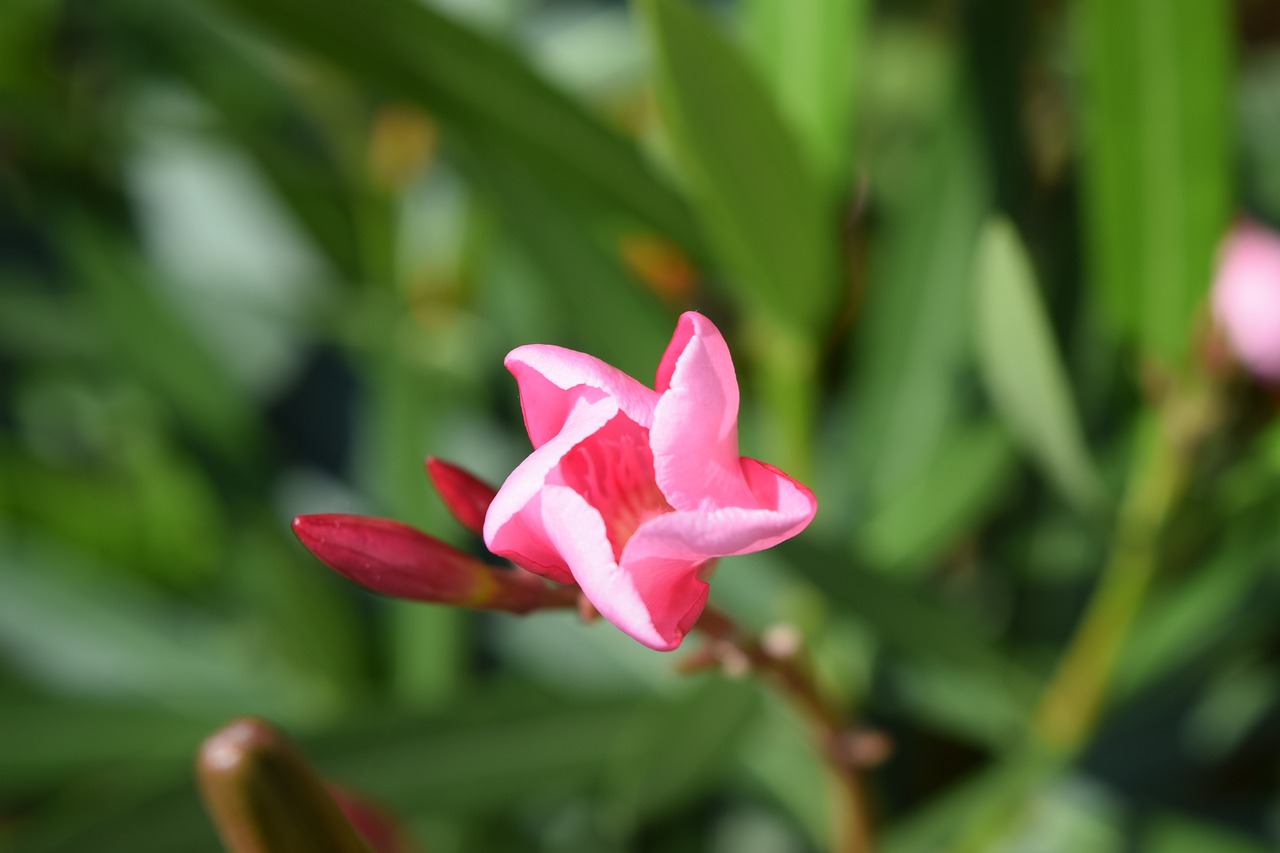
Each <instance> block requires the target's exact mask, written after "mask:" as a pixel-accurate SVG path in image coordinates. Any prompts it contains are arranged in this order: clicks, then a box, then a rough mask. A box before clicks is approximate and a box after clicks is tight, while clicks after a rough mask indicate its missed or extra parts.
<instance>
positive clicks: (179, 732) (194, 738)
mask: <svg viewBox="0 0 1280 853" xmlns="http://www.w3.org/2000/svg"><path fill="white" fill-rule="evenodd" d="M219 722H220V720H219V717H218V716H217V715H216V714H214V713H213V712H209V713H203V712H201V713H197V714H194V715H191V714H183V713H180V712H176V711H174V710H172V709H169V708H165V707H163V706H161V705H158V704H137V703H132V702H86V701H84V700H82V699H80V700H67V699H56V698H51V697H41V696H27V695H14V694H13V693H6V694H5V699H4V702H0V753H2V754H3V755H4V756H5V760H4V761H3V762H0V791H3V792H6V793H10V794H14V795H22V794H27V793H30V792H34V791H39V790H41V789H42V788H47V787H50V786H54V785H58V784H62V783H65V782H67V781H68V780H70V779H80V778H85V777H86V776H88V775H90V774H92V773H94V772H104V773H121V772H125V773H137V772H145V773H154V774H156V775H162V776H163V775H167V776H170V777H171V776H173V775H178V774H184V773H185V772H186V771H187V768H188V767H189V766H190V762H191V756H192V754H193V750H194V748H195V745H196V744H197V743H199V742H200V739H201V738H202V737H204V736H205V735H206V734H208V733H209V731H211V730H212V728H213V727H214V726H216V725H217V724H218V723H219Z"/></svg>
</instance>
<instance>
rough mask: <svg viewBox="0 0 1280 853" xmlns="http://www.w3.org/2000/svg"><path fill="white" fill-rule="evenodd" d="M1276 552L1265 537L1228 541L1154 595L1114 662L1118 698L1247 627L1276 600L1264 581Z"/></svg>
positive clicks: (1188, 662) (1133, 693) (1198, 657)
mask: <svg viewBox="0 0 1280 853" xmlns="http://www.w3.org/2000/svg"><path fill="white" fill-rule="evenodd" d="M1274 550H1275V549H1274V547H1273V546H1272V544H1271V543H1270V542H1267V541H1266V540H1265V539H1256V540H1255V539H1244V540H1242V541H1237V542H1225V543H1223V544H1222V545H1221V546H1220V547H1219V548H1218V551H1217V553H1215V554H1213V555H1212V556H1211V557H1210V558H1209V559H1208V560H1206V561H1205V562H1204V563H1203V564H1202V565H1201V566H1200V567H1199V570H1197V571H1196V572H1194V573H1193V574H1192V575H1191V576H1190V577H1188V578H1186V579H1183V580H1181V581H1179V582H1177V583H1175V584H1173V585H1171V588H1169V589H1167V590H1164V591H1162V593H1161V594H1159V595H1153V596H1152V600H1151V602H1150V603H1149V605H1148V606H1147V607H1146V608H1144V610H1143V613H1142V615H1141V617H1140V618H1139V620H1138V622H1137V624H1136V625H1135V626H1134V629H1133V634H1132V635H1131V636H1130V638H1129V641H1128V642H1127V643H1126V644H1125V647H1124V649H1123V651H1122V653H1121V656H1120V659H1119V661H1118V662H1117V663H1116V670H1115V690H1116V694H1117V696H1118V697H1134V696H1136V695H1139V694H1140V692H1141V690H1142V689H1143V688H1145V687H1148V686H1150V685H1151V684H1153V683H1154V682H1156V681H1157V680H1158V679H1160V678H1162V677H1167V676H1169V675H1172V674H1175V673H1177V672H1178V670H1179V669H1180V668H1184V667H1187V666H1189V665H1191V664H1192V663H1193V662H1195V661H1197V660H1201V659H1203V657H1204V655H1205V654H1206V653H1209V652H1212V650H1213V649H1214V648H1215V646H1218V645H1219V644H1221V643H1223V642H1224V641H1226V640H1227V639H1229V638H1230V637H1231V635H1232V634H1233V633H1236V632H1239V631H1241V630H1249V628H1250V623H1251V622H1253V621H1254V619H1255V618H1256V617H1258V616H1261V615H1262V614H1263V613H1266V612H1268V611H1269V608H1270V607H1271V606H1273V603H1274V601H1275V595H1276V591H1275V590H1273V589H1270V588H1269V587H1266V586H1264V585H1263V581H1264V580H1265V579H1266V571H1267V569H1268V568H1269V567H1270V565H1269V564H1270V561H1271V560H1272V559H1273V554H1274Z"/></svg>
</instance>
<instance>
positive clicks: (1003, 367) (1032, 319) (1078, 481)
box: [973, 219, 1103, 512]
mask: <svg viewBox="0 0 1280 853" xmlns="http://www.w3.org/2000/svg"><path fill="white" fill-rule="evenodd" d="M973 276H974V301H975V310H974V323H975V334H974V339H975V340H974V343H975V346H976V347H977V351H978V366H979V368H980V371H981V375H982V379H983V382H984V384H985V385H986V388H987V392H988V393H989V394H990V395H991V398H992V402H993V403H994V404H995V406H996V409H997V410H998V411H999V412H1000V414H1001V415H1002V416H1003V418H1004V420H1005V421H1006V422H1007V423H1008V424H1009V428H1010V429H1011V430H1012V431H1013V433H1014V435H1015V436H1017V438H1018V439H1019V441H1021V442H1022V444H1023V445H1024V446H1025V447H1026V449H1027V451H1028V452H1029V453H1030V454H1031V455H1032V457H1033V458H1034V459H1035V461H1036V462H1037V464H1039V465H1040V467H1041V468H1042V469H1043V471H1044V473H1045V475H1046V476H1047V477H1048V478H1049V480H1050V482H1052V483H1053V484H1054V486H1055V487H1056V488H1057V489H1058V490H1059V491H1061V492H1062V494H1063V496H1064V497H1065V498H1066V499H1067V500H1069V501H1071V502H1072V503H1073V504H1074V505H1075V506H1076V507H1077V508H1078V509H1079V510H1080V511H1082V512H1091V511H1092V510H1094V509H1096V508H1097V507H1098V506H1099V504H1100V503H1101V501H1102V498H1103V491H1102V486H1101V482H1100V480H1099V479H1098V474H1097V471H1096V469H1095V467H1094V464H1093V460H1092V459H1091V458H1090V457H1089V451H1088V450H1087V449H1086V447H1085V443H1084V438H1083V436H1082V434H1081V429H1080V423H1079V418H1078V416H1077V415H1076V411H1075V406H1074V404H1073V403H1072V400H1071V390H1070V386H1069V384H1068V380H1067V375H1066V371H1065V370H1064V368H1063V366H1062V361H1061V359H1060V357H1059V355H1058V351H1057V347H1056V346H1055V344H1054V341H1053V331H1052V329H1051V328H1050V327H1049V319H1048V317H1047V316H1046V315H1045V311H1044V306H1043V304H1042V303H1041V301H1040V299H1039V295H1038V294H1037V292H1036V284H1035V274H1034V272H1033V271H1032V269H1031V262H1030V260H1029V259H1028V258H1027V255H1026V250H1025V249H1024V248H1023V247H1022V243H1021V241H1020V240H1019V239H1018V235H1017V232H1016V231H1014V228H1013V226H1012V225H1011V224H1010V223H1009V222H1007V221H1005V220H1002V219H996V220H992V221H990V222H988V223H987V226H986V228H985V229H984V230H983V232H982V235H981V237H980V238H979V242H978V251H977V257H976V258H975V259H974V271H973Z"/></svg>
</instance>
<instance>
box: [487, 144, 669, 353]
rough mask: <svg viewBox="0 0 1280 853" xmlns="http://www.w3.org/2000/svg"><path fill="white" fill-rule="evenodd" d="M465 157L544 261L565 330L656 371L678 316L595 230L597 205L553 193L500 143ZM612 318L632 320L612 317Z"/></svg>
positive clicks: (504, 220) (524, 242) (547, 285)
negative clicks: (588, 206) (583, 206)
mask: <svg viewBox="0 0 1280 853" xmlns="http://www.w3.org/2000/svg"><path fill="white" fill-rule="evenodd" d="M464 156H465V158H466V159H467V163H468V167H469V169H470V171H471V172H472V173H473V174H475V176H476V182H477V185H478V186H479V187H480V188H481V189H483V190H485V191H487V194H488V196H489V198H490V199H491V201H492V203H493V207H494V213H495V215H496V216H497V218H498V219H499V221H500V223H501V224H502V226H504V232H505V234H506V235H508V236H509V238H510V240H511V242H512V243H514V244H515V245H516V246H517V247H518V248H519V249H520V250H521V252H522V254H523V255H524V256H525V257H527V258H528V259H529V260H530V261H532V262H533V265H534V266H535V267H536V269H537V271H538V273H539V276H538V279H539V281H538V283H539V284H540V285H541V286H542V288H543V292H542V293H541V294H540V295H541V296H542V301H543V302H544V303H545V304H548V305H553V306H555V314H556V315H557V321H558V323H559V324H560V325H561V327H562V329H563V332H564V334H566V335H568V334H572V335H576V336H578V337H579V338H580V340H581V346H582V348H583V349H585V351H587V352H590V353H592V354H593V355H596V356H598V357H600V358H602V359H604V360H605V361H607V362H609V363H610V364H613V365H616V366H617V367H619V368H620V369H622V370H625V371H627V372H628V373H630V374H631V375H632V376H646V375H648V374H650V373H652V372H653V369H654V365H655V364H657V359H658V358H659V356H660V355H661V347H662V346H663V344H664V343H665V341H666V340H667V338H668V337H669V336H670V335H671V329H672V328H673V326H674V320H673V318H672V317H671V314H670V312H669V311H668V310H667V309H666V308H665V307H664V306H663V304H662V302H661V300H659V299H658V297H657V296H656V295H654V294H653V293H652V292H651V291H649V290H646V289H645V288H644V287H642V286H641V285H639V284H638V283H637V282H636V281H635V280H634V279H632V278H631V277H630V276H629V275H628V273H627V271H626V270H625V269H624V268H623V266H622V263H621V260H620V259H619V256H618V254H617V253H616V252H609V251H606V249H605V247H604V246H603V245H602V244H601V240H600V238H599V237H598V235H596V234H594V233H592V229H591V227H590V224H589V223H591V221H592V220H591V217H590V214H589V212H588V211H584V210H583V209H581V208H580V207H577V206H575V205H573V204H571V203H570V202H569V200H568V199H565V198H564V197H562V196H557V195H555V194H548V193H546V192H545V191H544V190H543V188H542V187H541V185H540V184H539V182H538V180H537V177H536V176H535V175H534V174H532V173H531V172H530V170H529V169H528V168H527V167H525V165H524V164H522V163H521V162H520V161H519V159H518V158H516V157H513V156H511V154H510V152H508V151H505V150H503V149H502V148H500V147H499V146H497V145H495V144H492V143H489V142H487V141H486V142H480V143H479V144H476V145H474V146H472V147H471V149H470V150H469V151H468V152H467V153H466V154H465V155H464ZM612 317H625V318H626V322H606V321H605V318H612Z"/></svg>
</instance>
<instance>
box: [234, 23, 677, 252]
mask: <svg viewBox="0 0 1280 853" xmlns="http://www.w3.org/2000/svg"><path fill="white" fill-rule="evenodd" d="M221 2H222V4H223V5H225V6H228V7H231V8H234V9H235V10H236V11H237V12H238V13H239V14H241V15H242V16H243V17H244V18H245V19H246V20H249V21H252V22H254V23H256V24H258V25H260V26H262V27H265V28H266V29H267V30H268V31H270V32H272V33H274V34H276V35H277V36H279V37H281V38H283V39H284V40H285V41H286V42H288V43H291V44H296V45H297V46H299V47H302V48H303V49H305V50H308V51H311V52H314V53H315V54H317V55H318V56H320V57H321V58H323V59H325V60H327V61H329V62H332V63H335V64H336V65H337V66H338V67H339V68H340V69H341V70H342V72H344V73H346V74H348V75H351V76H352V77H353V78H355V79H357V80H359V81H361V82H364V83H366V84H371V85H373V86H374V87H377V88H379V89H383V90H386V91H388V92H389V93H392V94H394V95H395V96H396V97H400V98H404V99H406V100H409V101H411V102H413V103H416V104H418V105H419V106H421V107H423V108H424V109H426V110H427V111H428V112H429V114H430V115H432V116H433V117H436V118H438V119H439V120H440V121H441V122H442V123H443V124H445V125H447V126H448V128H449V129H450V130H452V131H454V132H455V133H457V134H459V135H460V136H461V137H462V138H464V139H465V140H468V141H474V140H488V141H490V142H492V143H493V144H497V145H501V146H503V147H504V148H505V149H507V150H508V151H510V152H512V153H514V154H515V155H516V156H518V157H519V158H520V160H521V162H523V163H524V164H525V165H526V166H527V167H528V168H529V169H530V170H532V171H533V172H534V173H535V174H537V175H538V178H539V180H540V182H541V183H542V185H543V187H544V188H546V189H547V191H548V192H555V193H557V194H559V193H565V194H573V195H576V196H578V197H580V198H584V199H587V200H590V201H591V202H593V203H594V204H596V205H598V206H601V207H602V208H603V209H607V210H612V211H617V212H622V213H627V214H629V215H631V216H635V217H637V218H639V219H640V220H641V221H643V222H645V223H647V224H649V225H650V226H651V227H653V228H655V229H657V230H658V231H660V232H662V233H664V234H666V235H667V236H669V237H671V238H673V239H675V240H677V241H679V242H680V243H682V244H684V245H686V246H690V245H694V244H695V239H694V236H693V234H694V228H693V226H692V223H691V220H690V218H689V215H688V212H687V210H686V208H685V206H684V203H683V202H682V201H681V200H680V198H679V197H678V196H677V195H676V194H675V193H673V192H672V191H671V190H670V189H669V188H668V187H667V186H665V185H664V184H663V183H662V182H661V181H659V180H658V179H657V178H656V176H655V175H654V173H653V172H652V170H650V169H649V167H648V166H647V165H646V164H645V162H644V161H643V160H642V159H641V157H640V154H639V152H638V150H637V149H636V148H635V146H634V145H632V144H631V143H630V142H628V141H627V140H626V139H625V138H624V137H623V136H622V135H621V134H619V133H617V132H616V131H614V130H612V129H610V128H609V127H608V126H606V125H605V124H603V123H601V122H600V121H598V120H597V119H595V118H593V117H592V116H590V115H589V114H588V113H587V112H586V111H585V110H584V109H583V108H582V107H581V106H580V105H579V104H577V103H576V102H574V101H573V100H571V99H570V98H569V97H567V96H566V95H564V94H563V93H562V92H560V91H559V90H558V89H555V88H553V87H552V86H550V85H549V84H548V83H547V82H546V81H545V80H543V79H542V78H541V77H539V76H538V75H537V74H536V73H534V72H533V71H532V70H531V69H530V67H529V66H528V65H527V64H526V63H525V62H524V61H523V60H522V59H520V58H519V57H518V56H516V55H515V54H514V53H512V52H511V51H510V50H509V49H507V48H506V47H504V46H503V45H501V44H499V43H498V42H496V41H494V40H493V39H491V38H490V37H488V36H484V35H481V34H480V33H478V32H476V31H475V30H473V29H471V28H469V27H467V26H464V25H462V24H460V23H458V22H456V21H454V20H453V19H451V18H450V17H449V16H447V15H445V14H443V13H441V12H439V11H437V10H436V9H434V8H432V7H431V6H429V5H427V4H425V3H419V2H414V0H370V2H368V3H365V4H363V5H362V6H361V8H360V10H359V13H358V14H356V13H354V12H353V11H352V9H351V8H350V7H349V6H348V5H347V4H346V3H344V2H341V0H320V2H314V0H221Z"/></svg>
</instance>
